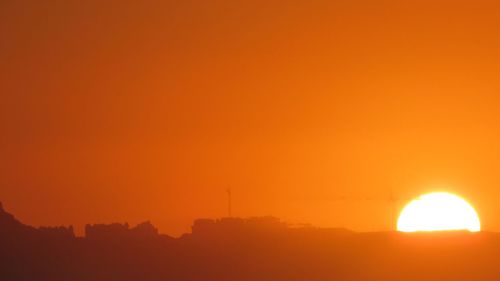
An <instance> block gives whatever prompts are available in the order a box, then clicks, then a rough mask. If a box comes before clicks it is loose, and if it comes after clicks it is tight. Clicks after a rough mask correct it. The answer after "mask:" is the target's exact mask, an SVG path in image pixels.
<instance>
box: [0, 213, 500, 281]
mask: <svg viewBox="0 0 500 281" xmlns="http://www.w3.org/2000/svg"><path fill="white" fill-rule="evenodd" d="M85 232H86V234H85V237H75V235H74V233H73V229H72V228H71V227H70V228H65V227H53V228H52V227H50V228H43V227H42V228H33V227H31V226H27V225H24V224H22V223H21V222H19V221H18V220H16V219H15V218H14V217H13V216H12V215H10V214H9V213H7V212H5V211H4V210H3V208H1V206H0V280H2V281H8V280H30V281H36V280H51V281H58V280H65V281H77V280H89V281H90V280H92V281H99V280H103V281H104V280H106V281H111V280H120V281H128V280H134V281H146V280H189V281H202V280H203V281H207V280H214V281H215V280H218V281H221V280H231V281H242V280H256V281H257V280H259V281H262V280H273V281H278V280H302V281H306V280H500V235H498V234H496V233H486V232H482V233H466V232H449V233H439V234H436V233H434V234H429V233H428V234H403V233H395V232H384V233H355V232H350V231H347V230H342V229H320V228H312V227H289V226H287V225H286V224H285V223H282V222H280V221H279V220H277V219H274V218H252V219H237V218H226V219H221V220H215V221H214V220H197V221H195V223H194V225H193V228H192V233H190V234H185V235H183V236H182V237H180V238H172V237H170V236H167V235H161V234H158V232H157V230H156V229H155V227H154V226H153V225H151V224H150V223H147V222H146V223H143V224H140V225H138V226H135V227H129V226H128V225H126V224H125V225H122V224H111V225H87V226H86V228H85Z"/></svg>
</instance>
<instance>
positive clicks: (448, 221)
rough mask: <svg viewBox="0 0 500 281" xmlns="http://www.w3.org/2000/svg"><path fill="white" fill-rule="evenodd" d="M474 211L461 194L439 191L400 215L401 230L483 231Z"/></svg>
mask: <svg viewBox="0 0 500 281" xmlns="http://www.w3.org/2000/svg"><path fill="white" fill-rule="evenodd" d="M480 228H481V226H480V221H479V217H478V215H477V213H476V211H475V210H474V208H473V207H472V206H471V205H470V204H469V203H468V202H467V201H465V200H464V199H462V198H460V197H459V196H457V195H454V194H451V193H446V192H435V193H429V194H425V195H422V196H420V197H418V198H417V199H415V200H412V201H411V202H410V203H408V204H407V205H406V206H405V207H404V208H403V210H402V211H401V214H400V215H399V219H398V224H397V230H398V231H403V232H415V231H443V230H469V231H473V232H475V231H479V230H480Z"/></svg>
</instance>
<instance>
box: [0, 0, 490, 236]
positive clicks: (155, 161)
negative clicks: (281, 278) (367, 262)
mask: <svg viewBox="0 0 500 281" xmlns="http://www.w3.org/2000/svg"><path fill="white" fill-rule="evenodd" d="M49 2H50V3H45V1H11V0H7V1H1V2H0V61H1V63H0V96H1V99H0V130H1V134H0V201H2V202H3V203H4V205H5V207H6V208H7V209H8V210H9V211H11V212H12V213H14V214H16V216H17V217H19V218H20V219H21V220H23V221H24V222H26V223H30V224H34V225H59V224H66V225H67V224H73V225H75V226H76V228H77V230H78V229H79V230H80V231H81V229H82V228H83V224H84V223H109V222H114V221H118V222H124V221H129V222H130V223H137V222H140V221H144V220H148V219H150V220H151V221H152V222H153V223H154V224H156V225H157V226H159V228H160V230H161V231H162V232H164V233H170V234H175V235H178V234H180V233H182V232H185V231H188V230H189V226H190V224H191V221H192V220H193V219H194V218H198V217H221V216H224V215H226V193H225V190H226V189H227V188H228V187H231V188H232V190H233V198H234V209H233V210H234V214H235V215H237V216H261V215H274V216H277V217H280V218H282V219H284V220H287V221H291V222H307V223H312V224H314V225H317V226H323V227H347V228H350V229H353V230H359V231H372V230H389V229H393V228H394V227H395V223H396V218H395V217H394V213H393V212H392V210H393V209H392V207H391V204H390V202H388V200H387V198H388V197H389V196H390V193H391V190H393V192H394V195H395V196H396V197H399V198H407V199H408V198H411V197H415V196H417V195H419V194H421V193H423V192H427V191H435V190H437V189H441V190H446V191H450V192H457V193H458V194H460V195H462V196H463V197H464V198H466V199H467V200H468V201H470V202H471V203H472V204H473V205H474V206H475V208H476V209H477V211H478V213H479V215H480V217H481V220H482V224H483V229H486V230H495V231H500V219H499V218H497V217H496V214H497V213H498V211H499V209H498V208H499V207H498V206H499V200H500V188H498V187H499V186H500V173H499V172H498V171H497V170H498V168H499V161H500V160H499V159H500V112H499V109H500V80H499V77H500V75H499V74H500V70H499V66H500V52H499V50H500V36H499V30H500V17H499V16H498V15H499V14H500V4H499V3H498V1H484V0H480V1H416V0H415V1H347V0H343V1H300V2H299V1H186V0H179V1H129V0H127V1H62V0H61V1H49ZM366 198H370V200H366ZM403 205H404V201H398V202H397V203H396V207H397V208H401V207H402V206H403Z"/></svg>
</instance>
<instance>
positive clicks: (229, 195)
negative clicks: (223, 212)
mask: <svg viewBox="0 0 500 281" xmlns="http://www.w3.org/2000/svg"><path fill="white" fill-rule="evenodd" d="M226 192H227V214H228V216H229V217H232V214H231V207H232V206H231V203H232V202H231V188H228V189H227V190H226Z"/></svg>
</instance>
